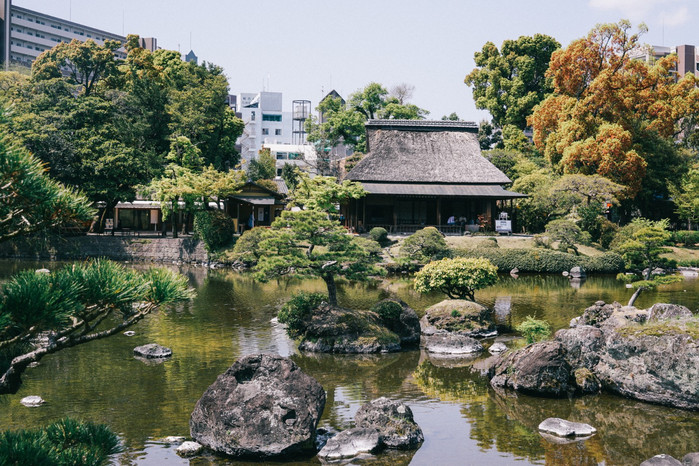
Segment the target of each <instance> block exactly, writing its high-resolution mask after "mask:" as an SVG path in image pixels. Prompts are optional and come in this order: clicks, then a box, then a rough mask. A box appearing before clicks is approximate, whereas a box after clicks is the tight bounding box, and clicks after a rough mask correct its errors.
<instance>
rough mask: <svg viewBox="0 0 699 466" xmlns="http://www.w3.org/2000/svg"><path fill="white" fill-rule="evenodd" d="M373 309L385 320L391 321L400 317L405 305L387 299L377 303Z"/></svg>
mask: <svg viewBox="0 0 699 466" xmlns="http://www.w3.org/2000/svg"><path fill="white" fill-rule="evenodd" d="M371 310H372V311H374V312H376V313H377V314H378V315H379V317H381V320H383V321H384V322H386V323H391V322H396V321H398V320H399V319H400V315H401V313H402V312H403V306H401V305H400V304H399V303H397V302H395V301H391V300H385V301H380V302H378V303H376V304H375V305H374V306H373V307H372V308H371Z"/></svg>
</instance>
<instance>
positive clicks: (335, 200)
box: [290, 172, 366, 214]
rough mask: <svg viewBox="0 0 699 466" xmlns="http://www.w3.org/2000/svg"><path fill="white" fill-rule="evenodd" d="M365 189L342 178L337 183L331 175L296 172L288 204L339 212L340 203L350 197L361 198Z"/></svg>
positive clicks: (364, 193)
mask: <svg viewBox="0 0 699 466" xmlns="http://www.w3.org/2000/svg"><path fill="white" fill-rule="evenodd" d="M364 195H366V191H365V190H364V188H363V187H362V185H361V183H357V182H353V181H349V180H344V181H343V182H342V183H338V182H337V180H336V179H335V178H334V177H332V176H314V177H313V178H311V177H310V176H309V175H308V174H307V173H305V172H299V173H298V182H297V184H296V188H295V189H294V190H292V192H291V196H290V197H291V202H290V206H292V207H293V206H296V207H302V208H305V209H312V210H321V211H323V212H327V213H329V214H337V213H339V207H340V205H341V204H343V203H346V202H348V201H349V200H350V199H361V198H362V197H364Z"/></svg>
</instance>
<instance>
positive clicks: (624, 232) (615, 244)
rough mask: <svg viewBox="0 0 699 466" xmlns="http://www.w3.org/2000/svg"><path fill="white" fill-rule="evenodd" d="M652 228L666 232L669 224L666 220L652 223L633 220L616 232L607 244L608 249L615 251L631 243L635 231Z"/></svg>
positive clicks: (640, 219) (643, 220) (639, 219)
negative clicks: (628, 242) (655, 227)
mask: <svg viewBox="0 0 699 466" xmlns="http://www.w3.org/2000/svg"><path fill="white" fill-rule="evenodd" d="M653 226H657V227H659V228H662V229H663V230H666V229H667V228H668V226H669V222H668V221H667V220H660V221H657V222H654V221H653V220H648V219H647V218H643V217H639V218H635V219H633V220H632V221H631V223H629V224H627V225H624V226H623V227H620V228H619V229H618V230H617V232H616V234H615V235H614V239H613V240H612V241H611V242H610V244H609V248H610V249H612V250H617V249H619V247H620V246H621V245H622V244H624V243H626V242H627V241H631V240H632V239H633V236H634V234H635V233H636V232H637V231H639V230H640V229H642V228H649V227H653Z"/></svg>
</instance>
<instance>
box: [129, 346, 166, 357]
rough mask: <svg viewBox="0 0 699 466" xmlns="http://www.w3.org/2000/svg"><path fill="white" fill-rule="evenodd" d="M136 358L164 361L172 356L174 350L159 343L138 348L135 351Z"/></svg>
mask: <svg viewBox="0 0 699 466" xmlns="http://www.w3.org/2000/svg"><path fill="white" fill-rule="evenodd" d="M133 354H134V356H138V357H139V358H145V359H162V358H169V357H170V356H172V350H171V349H170V348H166V347H165V346H161V345H159V344H157V343H148V344H147V345H142V346H137V347H135V348H134V349H133Z"/></svg>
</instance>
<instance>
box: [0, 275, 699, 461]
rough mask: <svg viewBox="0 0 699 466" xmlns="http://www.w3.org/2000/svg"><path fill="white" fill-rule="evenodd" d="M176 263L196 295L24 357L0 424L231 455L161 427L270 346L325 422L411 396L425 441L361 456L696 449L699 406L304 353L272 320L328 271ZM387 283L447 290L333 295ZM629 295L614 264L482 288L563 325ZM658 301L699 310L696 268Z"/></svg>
mask: <svg viewBox="0 0 699 466" xmlns="http://www.w3.org/2000/svg"><path fill="white" fill-rule="evenodd" d="M39 267H47V268H55V267H57V264H55V263H53V264H52V263H47V264H46V263H34V262H7V261H6V262H2V261H0V279H2V278H6V277H7V276H9V275H10V274H11V273H12V272H15V271H17V270H20V269H22V268H39ZM180 271H181V272H182V273H184V274H186V275H187V276H188V277H189V279H190V282H191V285H192V286H193V287H194V288H196V290H197V297H196V298H195V299H194V300H193V301H191V302H190V303H186V304H184V305H179V306H177V307H173V308H168V309H163V310H161V311H160V312H157V313H155V314H153V315H151V316H148V317H147V318H146V319H145V320H143V321H141V322H139V323H138V324H137V325H136V326H134V327H133V328H132V330H134V331H135V332H136V335H135V336H133V337H127V336H124V335H115V336H113V337H110V338H107V339H105V340H100V341H96V342H92V343H89V344H86V345H83V346H79V347H76V348H71V349H68V350H65V351H62V352H59V353H57V354H54V355H50V356H47V357H45V358H44V359H42V360H41V364H40V365H39V366H38V367H35V368H32V369H29V370H28V371H27V373H26V374H25V376H24V377H23V381H24V383H23V385H22V387H21V389H20V391H19V392H18V393H17V394H15V395H7V396H0V428H1V429H2V430H4V429H15V428H30V427H34V426H39V425H43V424H46V423H49V422H52V421H54V420H56V419H59V418H61V417H64V416H71V417H75V418H81V419H85V420H90V421H94V422H100V423H105V424H108V425H109V426H110V427H111V428H112V429H113V430H114V431H116V432H118V433H119V435H120V436H121V439H122V442H123V445H124V452H123V453H121V454H119V455H118V456H117V457H116V458H115V459H114V463H115V464H123V465H141V464H143V465H159V464H192V465H205V464H230V463H232V462H230V461H227V460H223V459H217V458H212V457H205V458H198V459H194V460H191V462H190V460H185V459H181V458H179V457H178V456H177V455H176V454H175V451H174V447H170V446H168V445H165V444H164V443H162V442H161V441H159V439H161V438H163V437H165V436H168V435H183V436H187V435H188V434H189V425H188V422H189V415H190V413H191V411H192V409H193V407H194V404H195V403H196V401H197V400H198V399H199V397H200V396H201V394H202V393H203V392H204V390H206V388H207V387H208V386H209V385H210V384H211V383H212V382H213V381H214V380H215V379H216V377H217V376H218V375H219V374H220V373H222V372H224V371H225V370H226V369H227V368H228V367H229V366H230V365H231V364H232V363H233V362H234V361H235V360H236V359H237V358H239V357H241V356H244V355H246V354H250V353H256V352H271V353H278V354H282V355H284V356H290V357H291V358H292V359H293V360H294V361H295V362H296V363H297V364H298V365H299V366H300V367H301V368H302V369H303V370H304V371H305V372H306V373H308V374H310V375H312V376H313V377H315V378H316V379H317V380H318V381H319V382H320V383H321V385H322V386H323V387H324V388H325V390H326V392H327V400H328V401H327V404H326V408H325V411H324V413H323V416H322V419H321V421H320V426H321V427H331V428H333V429H336V430H341V429H345V428H348V427H351V426H352V420H353V417H354V413H355V412H356V410H357V409H358V408H359V406H360V405H361V404H362V403H364V402H366V401H368V400H371V399H374V398H377V397H379V396H387V397H390V398H394V399H400V400H403V401H405V402H406V403H407V404H408V405H409V406H410V407H411V408H412V410H413V413H414V415H415V420H416V421H417V423H418V424H419V425H420V427H421V428H422V430H423V432H424V434H425V443H424V444H423V445H422V447H421V448H420V449H419V450H417V452H410V453H396V454H388V455H382V456H378V457H376V458H375V459H374V460H366V461H364V462H362V461H359V462H355V464H390V465H394V466H395V465H401V464H415V465H451V464H454V465H471V464H472V465H490V464H492V465H503V464H504V465H507V464H518V465H520V464H554V465H567V464H569V465H587V464H590V465H595V464H607V465H612V464H614V465H616V464H623V465H626V464H636V465H637V464H639V463H641V462H642V461H644V460H645V459H648V458H650V457H652V456H654V455H656V454H658V453H667V454H670V455H672V456H674V457H675V458H681V457H682V456H683V455H685V454H686V453H689V452H692V451H699V413H691V412H687V411H682V410H676V409H670V408H664V407H660V406H654V405H650V404H646V403H641V402H636V401H632V400H627V399H624V398H620V397H616V396H611V395H597V396H588V397H585V398H578V399H561V400H550V399H543V398H534V397H528V396H523V395H515V394H513V393H509V392H507V393H497V392H495V391H494V390H493V389H492V388H490V386H489V385H488V382H487V380H486V378H485V377H483V376H482V375H481V374H480V372H479V370H478V367H481V366H482V360H475V361H468V360H461V361H454V360H441V359H436V358H431V357H430V356H428V355H427V354H425V353H424V352H421V351H419V350H413V351H408V352H404V353H397V354H384V355H371V356H366V355H365V356H350V355H346V356H342V355H320V354H302V353H299V352H298V351H297V350H296V349H295V347H294V344H293V342H292V341H290V340H289V339H288V338H287V337H286V335H285V333H284V330H283V328H281V327H280V326H278V325H274V324H272V323H271V322H270V320H271V319H272V318H273V317H274V316H275V314H276V309H277V307H278V306H279V305H280V304H281V303H283V302H284V301H285V300H286V299H287V298H288V296H289V295H290V294H291V293H292V292H294V291H298V290H301V289H303V290H308V291H323V290H324V284H323V282H321V281H313V280H311V281H300V280H293V279H292V280H285V281H279V282H271V283H267V284H260V283H256V282H254V281H253V280H252V279H251V278H250V277H248V276H246V275H241V274H238V273H234V272H230V271H224V270H215V271H210V270H207V269H204V268H194V267H187V268H182V269H180ZM390 294H395V295H397V296H398V297H400V298H401V299H403V300H405V301H406V302H407V303H408V304H410V305H411V306H412V307H414V308H415V309H416V310H417V311H418V313H420V314H421V313H422V311H424V309H425V308H426V307H428V306H429V305H431V304H434V303H436V302H439V301H441V300H442V296H440V295H437V294H435V295H426V296H422V295H418V294H416V293H415V292H414V291H413V290H412V289H411V286H410V282H409V281H408V280H401V279H397V280H390V281H384V282H383V283H380V284H373V285H363V284H359V285H358V284H350V283H343V284H341V285H340V289H339V292H338V299H339V301H340V304H341V305H344V306H347V307H356V308H368V307H370V306H371V305H372V304H373V303H375V302H376V301H377V300H379V299H382V298H384V297H387V296H389V295H390ZM629 295H630V292H629V290H626V289H625V288H624V287H623V285H620V284H619V283H618V282H616V281H615V280H614V278H613V277H590V278H588V279H587V280H586V281H585V282H583V283H582V284H580V285H579V286H578V287H572V286H571V284H570V282H569V281H568V279H566V278H564V277H560V276H534V275H532V276H521V277H520V278H518V279H514V278H512V277H509V276H503V277H501V280H500V282H499V284H498V285H497V286H494V287H492V288H490V289H488V290H483V291H481V292H479V293H477V294H476V298H477V300H478V301H480V302H482V303H483V304H486V305H488V306H489V307H491V308H493V309H494V310H495V314H496V319H497V321H498V322H499V323H500V324H501V325H502V326H510V327H513V326H515V325H517V324H518V323H519V322H520V321H522V320H523V319H524V318H525V317H526V316H527V315H532V316H535V317H537V318H540V319H546V320H547V321H549V322H550V323H551V324H552V325H553V326H554V328H555V329H559V328H563V327H566V326H567V325H568V322H569V321H570V319H571V318H573V317H575V316H577V315H579V314H580V313H581V312H582V310H583V309H584V308H585V307H587V306H589V305H590V304H592V303H593V302H594V301H597V300H599V299H602V300H604V301H607V302H612V301H614V300H618V301H620V302H626V301H627V300H628V297H629ZM653 302H674V303H679V304H683V305H685V306H688V307H689V308H690V309H692V310H693V311H695V312H696V311H697V310H698V309H699V280H697V279H696V278H695V279H686V280H685V281H683V282H681V283H677V284H673V285H670V286H668V287H665V288H663V289H661V290H659V291H656V292H653V293H646V294H643V295H641V297H640V298H639V299H638V301H637V306H638V307H647V306H649V305H650V304H652V303H653ZM151 342H157V343H159V344H161V345H164V346H167V347H170V348H172V350H173V357H172V358H171V359H170V360H168V361H166V362H164V363H161V364H144V363H143V362H141V361H138V360H136V359H134V357H133V348H134V347H135V346H138V345H142V344H146V343H151ZM515 343H516V342H515ZM508 344H514V343H513V342H510V343H508ZM483 357H485V356H483ZM28 395H40V396H41V397H43V398H44V399H45V400H47V403H46V404H45V405H44V406H42V407H39V408H26V407H24V406H22V405H21V404H20V403H19V400H20V399H21V398H22V397H24V396H28ZM554 416H555V417H562V418H566V419H569V420H573V421H580V422H586V423H589V424H591V425H593V426H594V427H596V428H597V430H598V433H597V435H595V436H594V437H593V438H592V439H590V440H587V441H585V442H576V443H571V444H567V445H557V444H552V443H549V442H548V441H547V440H544V439H543V438H542V437H541V436H540V435H539V434H538V432H537V425H538V424H539V422H541V421H542V420H543V419H545V418H547V417H554ZM308 463H310V464H318V461H317V460H315V459H312V460H309V461H308ZM238 464H239V463H238Z"/></svg>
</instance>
